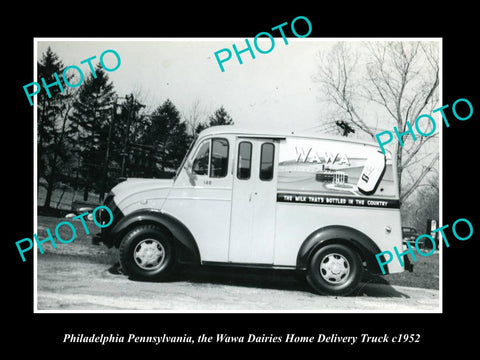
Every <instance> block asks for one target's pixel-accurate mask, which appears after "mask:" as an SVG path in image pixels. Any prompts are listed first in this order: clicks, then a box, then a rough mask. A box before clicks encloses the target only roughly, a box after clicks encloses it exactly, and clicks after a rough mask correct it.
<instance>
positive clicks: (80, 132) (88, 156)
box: [70, 65, 115, 200]
mask: <svg viewBox="0 0 480 360" xmlns="http://www.w3.org/2000/svg"><path fill="white" fill-rule="evenodd" d="M114 97H115V91H114V90H113V84H112V83H111V82H110V81H109V78H108V75H107V74H106V73H105V71H104V70H103V69H102V68H101V66H100V65H97V66H96V68H95V76H94V75H93V74H90V75H89V76H88V78H87V79H86V80H85V81H84V83H83V84H82V87H81V88H80V91H79V94H78V100H77V101H75V103H74V105H73V107H74V108H73V114H72V116H71V117H70V119H71V121H72V131H71V132H70V134H71V138H72V140H74V141H75V143H76V153H77V156H78V157H79V159H80V166H78V167H77V174H78V175H79V178H80V180H81V185H83V188H84V195H83V198H84V200H88V192H89V191H90V190H95V191H98V192H99V193H101V192H102V191H103V190H104V189H103V187H104V170H105V169H104V166H103V165H104V163H105V152H106V149H107V144H108V133H109V129H110V121H111V119H112V106H113V100H114Z"/></svg>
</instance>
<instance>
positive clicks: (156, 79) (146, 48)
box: [36, 37, 333, 131]
mask: <svg viewBox="0 0 480 360" xmlns="http://www.w3.org/2000/svg"><path fill="white" fill-rule="evenodd" d="M263 40H264V41H263ZM249 41H250V43H251V44H252V47H253V40H252V39H249ZM36 44H37V57H38V58H40V57H41V55H42V54H43V53H44V52H45V51H46V49H47V48H48V46H50V47H51V49H52V50H53V51H54V52H55V53H56V54H57V55H58V56H59V58H60V59H61V60H62V62H63V64H64V65H65V66H69V65H76V66H79V67H80V68H81V69H82V71H83V72H84V74H87V73H89V72H90V71H89V68H88V64H86V63H85V64H80V62H81V61H83V60H85V59H88V58H90V57H92V56H96V57H97V58H96V59H94V60H93V61H92V64H94V65H96V64H97V63H98V62H99V58H100V55H101V54H102V53H103V52H104V51H105V50H109V49H112V50H115V51H116V52H117V53H118V54H119V56H120V58H121V64H120V66H119V67H118V69H117V70H115V71H112V72H109V73H108V75H109V78H110V79H111V80H112V82H113V84H114V88H115V91H116V92H117V94H118V95H119V96H120V97H122V96H125V95H126V94H129V93H131V92H139V93H140V94H141V100H143V103H145V104H146V105H147V106H148V107H149V108H151V109H152V110H153V108H155V107H157V106H159V105H161V104H162V103H163V102H164V101H165V100H167V99H170V100H171V101H172V102H173V104H174V105H175V106H176V107H177V108H178V110H179V111H180V113H182V114H188V112H189V111H190V109H191V107H192V106H193V104H194V102H195V101H198V102H199V105H200V108H201V109H202V110H203V112H204V115H205V117H207V116H209V115H211V114H213V112H214V111H215V110H216V109H218V108H219V107H220V106H222V105H223V106H224V107H225V109H226V110H227V112H228V113H229V114H230V115H231V116H232V118H233V120H234V122H235V124H238V125H241V126H253V127H258V128H271V127H274V128H276V129H285V130H289V131H306V130H309V129H311V128H312V127H314V126H315V125H318V123H319V119H320V117H321V116H322V105H321V103H320V102H319V100H318V99H319V94H320V93H319V85H318V83H315V82H314V81H313V79H312V76H313V75H314V74H315V72H316V67H317V66H318V60H317V53H318V52H319V51H320V50H328V48H329V47H330V46H331V45H332V44H333V42H332V41H322V40H320V39H314V38H312V39H310V38H303V39H297V38H293V39H291V38H288V45H286V44H285V43H284V41H283V39H282V38H281V37H280V38H275V46H274V48H273V50H272V51H271V52H270V53H268V54H260V53H259V52H258V51H256V49H255V48H254V47H253V49H254V53H255V59H252V57H251V55H250V54H249V53H248V52H245V53H243V54H242V55H241V57H242V60H243V64H240V63H239V62H238V60H237V59H236V57H235V54H234V53H233V49H232V44H236V46H237V48H238V49H239V50H242V49H244V48H245V47H246V43H245V38H232V39H224V38H221V39H210V38H208V39H203V40H202V39H182V38H167V39H156V40H152V39H125V40H123V39H122V40H120V39H98V40H95V41H93V39H90V38H89V39H84V40H81V39H76V38H73V39H68V38H61V39H58V38H56V39H43V38H37V39H36ZM269 46H271V43H270V40H269V39H268V38H265V39H262V41H259V47H260V48H261V49H268V48H269ZM224 48H228V49H230V51H232V58H231V59H230V60H229V61H227V62H225V63H223V66H224V68H225V71H224V72H222V71H221V70H220V67H219V65H218V64H217V61H216V59H215V55H214V53H215V52H216V51H219V50H221V49H224ZM225 54H226V53H222V54H221V55H220V56H222V57H223V56H225ZM104 60H105V63H106V64H107V66H109V67H113V66H115V64H116V60H115V58H114V55H113V54H111V53H107V54H106V55H105V57H104ZM72 71H74V70H72ZM59 75H60V74H59ZM80 86H81V85H80Z"/></svg>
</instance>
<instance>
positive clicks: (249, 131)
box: [198, 125, 378, 146]
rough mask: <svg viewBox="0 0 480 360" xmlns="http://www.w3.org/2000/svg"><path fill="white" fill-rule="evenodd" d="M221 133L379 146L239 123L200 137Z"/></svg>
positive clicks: (331, 136) (210, 128)
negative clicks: (239, 124)
mask: <svg viewBox="0 0 480 360" xmlns="http://www.w3.org/2000/svg"><path fill="white" fill-rule="evenodd" d="M220 134H233V135H241V136H248V137H259V138H260V137H267V138H286V137H297V138H310V139H325V140H336V141H343V142H350V143H358V144H367V145H373V146H378V143H377V142H375V141H367V140H359V139H352V138H348V137H345V136H338V135H330V134H315V133H311V132H310V133H305V132H297V131H290V132H288V131H286V130H275V129H264V128H263V129H262V128H253V127H240V126H238V125H217V126H211V127H209V128H206V129H205V130H203V131H201V132H200V134H199V135H198V137H199V138H201V137H204V136H207V135H220Z"/></svg>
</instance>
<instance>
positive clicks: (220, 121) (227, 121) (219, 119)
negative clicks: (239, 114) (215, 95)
mask: <svg viewBox="0 0 480 360" xmlns="http://www.w3.org/2000/svg"><path fill="white" fill-rule="evenodd" d="M208 120H209V126H217V125H233V120H232V117H231V116H230V115H229V114H228V113H227V111H226V110H225V108H224V107H223V106H220V108H219V109H217V110H216V111H215V113H214V114H213V115H211V116H210V117H209V118H208Z"/></svg>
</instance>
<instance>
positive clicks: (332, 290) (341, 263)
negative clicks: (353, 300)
mask: <svg viewBox="0 0 480 360" xmlns="http://www.w3.org/2000/svg"><path fill="white" fill-rule="evenodd" d="M361 270H362V262H361V259H360V256H359V255H358V253H357V252H356V251H354V250H352V249H351V248H349V247H347V246H345V245H342V244H330V245H326V246H323V247H321V248H319V249H318V250H316V251H315V253H314V254H313V256H312V258H311V260H310V264H309V267H308V270H307V281H308V283H309V284H310V286H311V287H312V288H313V289H314V290H315V291H316V292H318V293H320V294H322V295H338V296H345V295H349V294H350V293H352V291H354V290H355V289H356V287H357V286H358V283H359V282H360V277H361Z"/></svg>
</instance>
